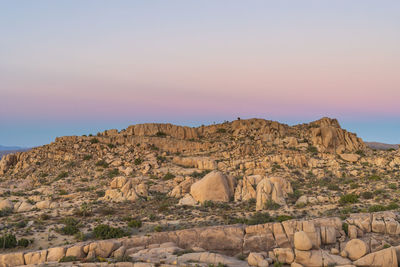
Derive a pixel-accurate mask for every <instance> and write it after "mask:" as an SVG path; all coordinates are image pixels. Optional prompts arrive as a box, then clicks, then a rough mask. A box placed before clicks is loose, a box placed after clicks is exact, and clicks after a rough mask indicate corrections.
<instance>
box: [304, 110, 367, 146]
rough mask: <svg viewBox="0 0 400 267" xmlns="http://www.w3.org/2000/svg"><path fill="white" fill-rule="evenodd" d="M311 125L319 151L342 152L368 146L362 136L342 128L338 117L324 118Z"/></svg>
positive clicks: (313, 141)
mask: <svg viewBox="0 0 400 267" xmlns="http://www.w3.org/2000/svg"><path fill="white" fill-rule="evenodd" d="M310 126H311V127H312V128H311V129H310V139H311V142H312V144H313V145H314V146H316V147H317V148H318V151H321V152H330V153H339V154H341V153H343V152H355V151H357V150H364V149H366V148H367V147H366V145H365V143H364V142H363V141H362V139H361V138H358V137H357V135H356V134H354V133H350V132H348V131H346V130H344V129H342V128H341V127H340V125H339V122H338V121H337V120H336V119H329V118H322V119H320V120H318V121H315V122H312V123H310Z"/></svg>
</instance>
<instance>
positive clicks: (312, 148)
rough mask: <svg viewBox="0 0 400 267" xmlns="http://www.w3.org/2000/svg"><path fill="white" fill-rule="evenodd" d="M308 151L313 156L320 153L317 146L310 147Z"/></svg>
mask: <svg viewBox="0 0 400 267" xmlns="http://www.w3.org/2000/svg"><path fill="white" fill-rule="evenodd" d="M307 151H308V152H310V153H312V154H317V153H318V148H316V147H315V146H309V147H308V148H307Z"/></svg>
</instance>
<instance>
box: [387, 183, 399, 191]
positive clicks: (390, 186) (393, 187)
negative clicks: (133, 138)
mask: <svg viewBox="0 0 400 267" xmlns="http://www.w3.org/2000/svg"><path fill="white" fill-rule="evenodd" d="M388 187H389V188H390V189H393V190H396V189H397V184H394V183H392V184H389V185H388Z"/></svg>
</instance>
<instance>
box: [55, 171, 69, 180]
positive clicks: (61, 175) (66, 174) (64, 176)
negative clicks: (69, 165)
mask: <svg viewBox="0 0 400 267" xmlns="http://www.w3.org/2000/svg"><path fill="white" fill-rule="evenodd" d="M66 177H68V172H62V173H60V174H59V175H58V176H57V180H59V179H62V178H66Z"/></svg>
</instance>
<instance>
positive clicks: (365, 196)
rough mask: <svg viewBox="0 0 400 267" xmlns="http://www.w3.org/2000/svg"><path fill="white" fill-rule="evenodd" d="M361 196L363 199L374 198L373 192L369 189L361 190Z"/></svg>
mask: <svg viewBox="0 0 400 267" xmlns="http://www.w3.org/2000/svg"><path fill="white" fill-rule="evenodd" d="M361 196H362V198H364V199H373V198H374V194H373V193H372V192H370V191H367V192H362V193H361Z"/></svg>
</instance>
